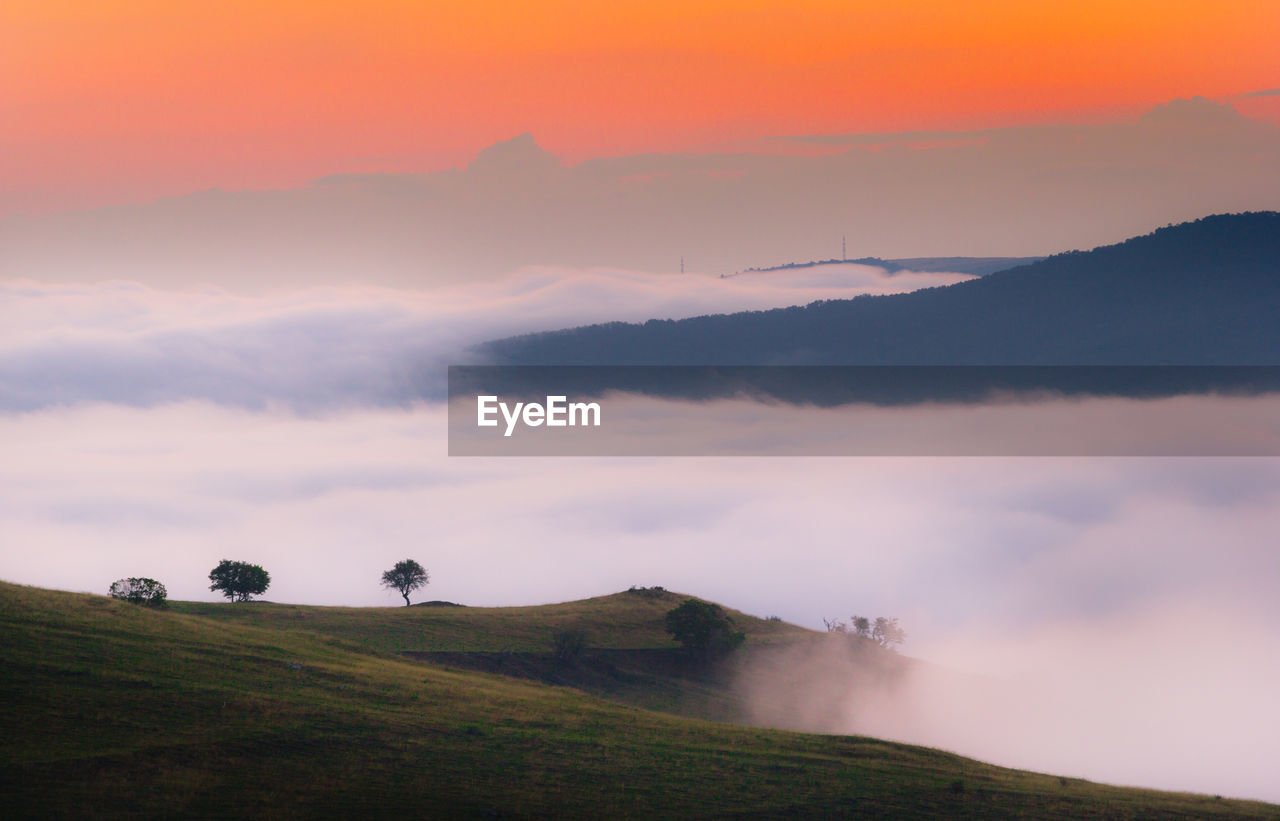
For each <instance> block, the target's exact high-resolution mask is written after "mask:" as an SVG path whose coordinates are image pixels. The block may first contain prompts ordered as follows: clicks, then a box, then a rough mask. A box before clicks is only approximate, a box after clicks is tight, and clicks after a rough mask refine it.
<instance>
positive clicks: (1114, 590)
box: [0, 266, 1280, 800]
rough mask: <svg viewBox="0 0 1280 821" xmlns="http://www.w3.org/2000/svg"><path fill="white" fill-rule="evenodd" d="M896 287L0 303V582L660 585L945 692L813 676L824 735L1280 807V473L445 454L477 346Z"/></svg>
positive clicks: (541, 273) (535, 275) (343, 589)
mask: <svg viewBox="0 0 1280 821" xmlns="http://www.w3.org/2000/svg"><path fill="white" fill-rule="evenodd" d="M903 276H904V275H902V274H898V275H895V276H888V275H885V274H884V273H883V272H879V271H877V269H864V268H860V267H854V266H849V268H848V278H847V279H840V280H839V281H837V282H834V283H833V282H829V281H828V282H823V283H821V284H820V285H818V284H815V283H814V282H813V281H812V280H811V279H805V278H803V277H802V278H798V279H795V280H788V279H787V278H786V277H785V276H779V277H772V276H767V277H751V278H747V277H743V278H733V279H729V280H717V279H709V278H701V277H694V276H685V277H678V276H674V277H673V276H657V275H648V274H642V273H634V272H616V271H612V272H585V271H556V270H549V269H539V270H530V271H525V272H522V273H521V274H519V275H517V276H514V277H512V278H510V279H508V280H505V281H502V282H499V283H477V284H475V285H469V286H458V287H453V288H448V289H440V290H436V291H430V292H427V291H424V292H404V291H393V290H387V289H377V288H368V287H352V288H347V289H341V288H337V289H316V290H306V291H295V292H286V293H278V294H274V295H268V296H258V297H252V298H250V297H243V296H238V295H235V294H230V293H227V292H223V291H214V290H187V291H177V290H175V291H156V290H152V289H148V288H144V287H142V286H138V285H136V284H130V283H122V282H113V283H103V284H92V285H82V286H76V285H57V286H53V285H42V284H37V283H31V282H14V281H8V282H3V283H0V313H3V315H4V317H5V322H4V323H3V325H0V442H3V443H4V454H5V458H4V459H3V460H0V489H2V490H3V493H0V544H3V545H4V546H5V550H4V551H3V553H2V555H0V578H3V579H5V580H8V581H16V582H22V583H28V584H38V585H44V586H49V587H55V588H61V589H71V590H83V591H90V592H97V593H101V592H105V590H106V589H107V586H108V585H109V584H110V583H111V582H112V581H113V580H115V579H117V578H120V577H123V576H131V575H145V576H152V577H155V578H159V579H160V580H162V581H163V582H164V583H165V584H166V585H167V586H168V587H169V590H170V592H171V595H172V596H174V597H176V598H189V599H204V600H212V599H213V598H214V594H212V593H211V592H210V591H209V590H208V589H207V587H208V582H207V579H206V578H205V576H206V574H207V573H208V570H209V568H211V567H212V566H213V565H214V564H216V562H217V561H218V560H219V559H222V558H231V559H243V560H249V561H254V562H257V563H260V564H263V565H264V566H265V567H267V568H268V570H270V572H271V574H272V586H271V589H270V591H269V592H268V595H267V597H266V598H269V599H272V600H275V601H289V602H302V603H314V604H346V605H388V606H391V605H395V604H396V603H397V601H398V598H397V597H396V596H395V595H394V594H389V593H388V592H387V591H385V590H382V589H381V588H380V587H379V586H378V584H377V580H378V577H379V574H380V573H381V571H382V570H385V569H386V568H387V567H389V566H390V565H391V564H392V563H393V562H395V561H397V560H399V559H403V558H406V557H413V558H416V559H418V560H419V561H421V562H422V563H423V564H424V565H425V566H426V567H427V568H428V569H429V570H430V571H431V574H432V583H431V586H430V587H429V588H427V589H426V590H425V591H422V594H421V597H422V598H438V599H448V600H452V601H459V602H463V603H467V604H475V605H486V604H487V605H514V604H532V603H540V602H548V601H558V600H568V599H574V598H580V597H584V596H593V595H600V594H603V593H607V592H611V591H616V590H622V589H625V588H627V587H629V586H631V585H655V584H656V585H664V586H666V587H667V588H669V589H674V590H679V591H684V592H688V593H691V594H697V595H699V596H703V597H706V598H709V599H714V600H718V601H722V602H724V603H726V604H729V605H731V606H734V607H737V608H740V609H743V610H746V611H749V612H752V613H755V614H757V615H761V616H765V615H778V616H781V617H782V618H784V619H787V620H789V621H794V622H797V623H800V624H804V625H806V626H810V627H816V628H819V629H820V628H821V624H822V619H823V618H824V617H826V618H842V619H843V618H847V617H848V616H849V615H851V614H853V613H858V614H862V615H881V614H884V615H892V616H897V617H899V618H900V619H901V620H902V622H903V624H904V626H905V627H906V629H907V631H908V633H909V638H908V642H907V644H906V645H905V647H904V648H903V650H904V652H905V653H907V654H909V655H911V656H915V657H918V658H922V659H926V660H928V661H929V662H930V663H931V664H932V665H933V667H934V668H942V669H943V670H945V671H946V675H941V674H939V675H936V676H933V675H923V676H920V677H916V678H913V679H911V680H910V681H909V682H907V683H905V684H904V685H903V686H902V687H901V688H899V689H897V690H895V691H894V692H892V693H889V694H883V693H882V694H875V693H867V692H865V691H861V690H859V689H858V688H857V687H854V686H853V685H851V684H849V683H848V682H847V681H846V679H844V678H842V677H841V674H840V669H839V666H838V665H835V666H832V665H830V664H826V663H825V662H824V663H823V664H822V665H821V666H817V667H814V668H813V670H814V672H813V676H812V677H811V679H812V681H813V682H814V687H815V690H814V691H813V694H812V697H813V698H818V697H822V698H826V699H835V700H836V701H837V704H838V707H839V709H837V710H836V711H835V712H834V717H832V716H831V715H828V716H827V717H826V718H825V719H824V722H825V723H823V724H822V726H819V727H810V729H821V730H826V731H833V732H869V733H877V734H881V735H885V736H888V737H893V738H901V739H904V740H909V741H918V742H921V743H928V744H936V745H939V746H943V747H946V748H949V749H953V750H956V751H958V752H962V753H966V754H970V755H974V756H979V757H982V758H985V759H988V760H993V761H996V762H998V763H1003V764H1010V765H1015V766H1022V767H1034V768H1039V769H1044V770H1049V771H1053V772H1056V773H1062V774H1064V775H1071V776H1080V777H1087V778H1093V779H1098V780H1108V781H1117V782H1122V783H1134V784H1144V785H1151V786H1159V787H1167V788H1177V789H1196V790H1203V791H1207V792H1216V793H1222V794H1227V795H1241V796H1252V797H1260V798H1268V799H1271V800H1280V791H1277V787H1276V784H1275V780H1274V772H1273V769H1274V767H1273V763H1274V762H1275V761H1276V760H1280V705H1278V704H1277V702H1276V700H1275V698H1274V694H1273V692H1272V689H1273V688H1272V686H1271V685H1272V683H1273V682H1274V681H1276V680H1277V676H1280V626H1278V625H1280V604H1277V600H1276V597H1275V595H1274V587H1275V584H1274V581H1275V579H1277V578H1280V553H1278V552H1277V551H1276V549H1275V547H1276V538H1275V534H1276V533H1277V532H1280V527H1278V525H1280V514H1278V513H1277V511H1280V461H1278V460H1276V459H1265V458H1234V459H1206V458H1151V459H1137V458H1088V459H1085V458H1058V459H1047V458H1046V459H1033V458H1024V459H999V458H927V457H916V458H897V459H895V458H862V459H830V458H828V459H824V458H752V457H738V458H700V459H661V458H614V459H607V458H582V459H501V458H474V459H457V458H453V459H451V458H449V457H448V456H446V419H445V415H446V412H445V406H444V405H443V403H440V402H437V401H434V398H435V397H437V396H438V395H439V394H440V392H441V389H442V387H443V366H444V365H445V364H449V363H453V362H456V361H459V360H460V359H462V360H465V358H466V351H467V349H468V348H469V347H470V346H471V345H474V344H475V343H477V342H479V341H482V340H485V339H489V338H493V337H496V336H502V335H506V334H512V333H520V332H526V331H532V330H539V329H545V328H552V327H559V326H563V325H571V324H577V323H581V322H589V321H602V320H610V319H644V318H649V317H652V316H672V317H674V316H688V315H694V314H699V313H707V312H712V311H724V310H735V309H746V308H765V307H774V306H781V305H789V304H798V303H804V302H807V301H810V300H812V299H817V298H830V297H833V296H841V295H844V296H848V295H852V294H853V293H859V292H862V291H863V290H866V289H883V288H895V287H918V286H919V285H922V284H937V283H938V281H939V280H938V279H937V278H936V277H935V276H933V275H921V276H920V277H916V278H913V277H910V276H908V277H907V278H905V279H902V278H900V277H903ZM821 661H822V660H818V661H815V662H813V663H815V664H818V663H819V662H821ZM931 669H932V668H931ZM833 670H834V673H833V672H832V671H833ZM953 674H954V675H953ZM960 674H963V675H964V676H967V677H968V678H963V682H965V683H957V682H958V681H961V680H960V679H957V678H955V675H960ZM832 675H834V676H835V678H834V679H833V678H832V677H831V676H832ZM803 695H804V694H803V693H802V694H799V695H797V697H800V696H803ZM777 723H788V722H786V721H783V720H779V721H778V722H777ZM791 723H795V724H799V725H803V724H804V723H805V722H804V721H803V716H802V715H801V714H800V713H799V712H797V713H796V720H795V721H794V722H791Z"/></svg>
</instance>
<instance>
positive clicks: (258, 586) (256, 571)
mask: <svg viewBox="0 0 1280 821" xmlns="http://www.w3.org/2000/svg"><path fill="white" fill-rule="evenodd" d="M209 581H211V582H213V584H211V585H209V589H210V590H220V591H222V595H224V596H226V597H227V598H228V599H231V601H249V600H250V599H252V598H253V597H254V596H256V595H260V594H262V593H264V592H266V589H267V588H268V587H269V586H270V585H271V574H270V573H268V572H267V571H265V570H263V569H262V568H261V567H260V566H258V565H256V564H249V563H248V562H233V561H231V560H230V559H223V560H222V561H220V562H218V566H217V567H215V568H214V569H213V570H210V571H209Z"/></svg>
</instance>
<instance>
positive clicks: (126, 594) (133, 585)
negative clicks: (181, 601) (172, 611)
mask: <svg viewBox="0 0 1280 821" xmlns="http://www.w3.org/2000/svg"><path fill="white" fill-rule="evenodd" d="M109 592H110V594H111V598H113V599H124V600H125V601H127V602H129V603H131V604H140V605H142V606H143V607H164V606H166V605H167V604H168V603H169V601H168V596H169V591H167V590H165V589H164V585H163V584H161V583H160V582H158V581H156V580H155V579H147V578H137V577H134V576H130V577H129V578H127V579H117V580H116V581H114V582H112V583H111V590H110V591H109Z"/></svg>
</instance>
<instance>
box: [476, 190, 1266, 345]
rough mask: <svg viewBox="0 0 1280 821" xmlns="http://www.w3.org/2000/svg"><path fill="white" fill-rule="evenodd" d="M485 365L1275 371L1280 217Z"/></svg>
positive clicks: (599, 339)
mask: <svg viewBox="0 0 1280 821" xmlns="http://www.w3.org/2000/svg"><path fill="white" fill-rule="evenodd" d="M480 352H481V354H482V355H483V356H485V358H486V359H487V360H488V361H490V362H492V363H494V364H514V365H522V364H545V365H568V364H582V365H610V364H636V365H639V364H651V365H666V364H693V365H701V364H714V365H735V364H741V365H750V364H850V365H854V364H860V365H890V364H892V365H952V364H973V365H992V364H1005V365H1165V364H1170V365H1221V364H1237V365H1275V364H1280V213H1276V212H1256V213H1244V214H1232V215H1217V216H1211V217H1205V218H1203V219H1199V220H1196V221H1195V222H1189V223H1183V224H1181V225H1177V226H1170V227H1167V228H1162V229H1160V230H1158V231H1155V232H1153V233H1151V234H1147V235H1145V236H1141V237H1135V238H1133V239H1130V240H1127V241H1125V242H1121V243H1119V244H1116V245H1109V246H1105V247H1101V248H1096V249H1094V250H1092V251H1087V252H1080V251H1072V252H1068V253H1065V254H1058V255H1056V256H1052V257H1048V258H1046V259H1043V260H1040V261H1038V262H1034V263H1031V264H1027V265H1021V266H1018V267H1015V268H1012V269H1010V270H1006V271H1001V272H998V273H993V274H990V275H988V276H985V277H982V278H980V279H975V280H971V281H968V282H962V283H958V284H955V285H950V286H946V287H940V288H930V289H925V290H921V291H915V292H912V293H907V294H895V295H891V296H861V297H856V298H854V299H849V300H829V301H823V302H815V303H813V304H810V305H808V306H804V307H795V308H783V309H777V310H771V311H753V312H747V313H738V314H728V315H716V316H702V317H695V318H692V319H684V320H678V321H671V320H650V321H649V322H646V323H643V324H626V323H611V324H604V325H592V326H587V327H581V328H574V329H569V330H564V331H554V332H550V333H541V334H532V335H528V336H522V337H515V338H511V339H505V340H499V341H496V342H491V343H488V344H486V345H484V346H482V347H481V348H480Z"/></svg>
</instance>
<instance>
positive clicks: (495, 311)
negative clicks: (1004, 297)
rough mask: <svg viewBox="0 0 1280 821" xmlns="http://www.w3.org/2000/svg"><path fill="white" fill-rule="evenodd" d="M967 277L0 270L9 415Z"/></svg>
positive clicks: (340, 378)
mask: <svg viewBox="0 0 1280 821" xmlns="http://www.w3.org/2000/svg"><path fill="white" fill-rule="evenodd" d="M970 278H971V277H970V276H968V275H965V274H946V273H912V272H902V271H900V272H897V273H894V274H888V273H886V272H885V271H884V270H882V269H880V268H875V267H871V266H865V265H832V266H823V270H822V271H821V272H820V273H814V272H812V271H810V272H804V273H797V272H778V273H777V274H759V275H755V276H751V277H733V278H727V279H719V278H712V277H707V276H702V275H696V274H685V275H679V274H648V273H643V272H636V271H616V270H592V271H581V270H569V269H553V268H531V269H525V270H523V271H521V272H519V273H517V274H515V275H513V276H511V277H508V278H506V279H504V280H500V281H498V282H484V283H473V284H470V285H463V286H454V287H449V288H442V289H438V290H434V291H405V290H394V289H389V288H378V287H367V286H353V287H349V288H314V289H308V290H302V291H294V292H287V293H282V294H277V295H274V296H257V297H246V296H238V295H234V294H231V293H227V292H225V291H221V290H215V289H203V290H187V291H162V290H155V289H152V288H149V287H147V286H143V285H140V284H138V283H132V282H107V283H100V284H96V285H52V284H43V283H35V282H26V281H8V282H0V313H3V314H4V316H5V317H6V326H5V328H4V329H3V330H0V412H4V411H23V410H32V409H36V408H42V407H49V406H52V405H63V404H74V403H77V402H93V401H99V402H113V403H120V404H126V405H141V406H150V405H156V404H161V403H165V402H179V401H185V400H206V401H210V402H215V403H218V404H227V405H234V406H238V407H246V408H261V407H266V406H268V405H272V404H283V405H287V406H290V407H293V408H298V409H305V410H311V411H320V410H325V409H332V408H342V407H357V406H368V405H372V406H387V405H401V406H403V405H406V404H409V403H412V402H414V401H417V400H421V399H424V398H430V399H436V398H440V397H442V396H443V393H444V377H445V367H446V366H447V365H449V364H459V363H463V362H465V361H467V360H468V358H469V357H468V354H467V349H468V348H469V347H470V346H472V345H475V344H477V343H479V342H482V341H485V340H488V339H493V338H496V337H502V336H508V335H512V334H518V333H527V332H532V331H539V330H552V329H555V328H560V327H566V326H572V325H578V324H585V323H591V322H605V321H611V320H628V321H641V320H645V319H649V318H653V317H658V318H682V317H687V316H696V315H699V314H707V313H721V312H730V311H740V310H757V309H767V308H777V307H785V306H789V305H797V304H806V303H808V302H812V301H814V300H817V299H832V298H842V297H852V296H856V295H858V294H883V293H897V292H902V291H909V290H914V289H917V288H921V287H928V286H934V285H947V284H950V283H953V282H958V281H961V280H965V279H970Z"/></svg>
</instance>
